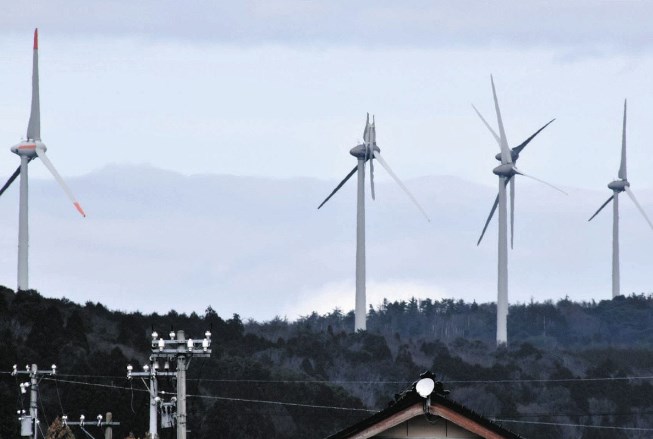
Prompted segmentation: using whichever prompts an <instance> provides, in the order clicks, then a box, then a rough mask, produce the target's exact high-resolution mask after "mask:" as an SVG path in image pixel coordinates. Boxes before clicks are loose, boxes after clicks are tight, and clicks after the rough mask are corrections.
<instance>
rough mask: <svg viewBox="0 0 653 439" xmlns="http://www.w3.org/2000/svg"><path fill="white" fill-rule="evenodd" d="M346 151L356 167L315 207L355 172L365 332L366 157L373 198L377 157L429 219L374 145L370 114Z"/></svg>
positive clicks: (358, 322)
mask: <svg viewBox="0 0 653 439" xmlns="http://www.w3.org/2000/svg"><path fill="white" fill-rule="evenodd" d="M349 153H350V154H351V155H353V156H354V157H356V159H357V164H356V166H355V167H354V169H352V170H351V171H350V172H349V174H347V176H346V177H345V178H344V179H343V180H342V181H341V182H340V183H339V184H338V186H336V188H335V189H334V190H333V191H332V192H331V193H330V194H329V196H328V197H326V199H325V200H324V201H323V202H322V204H320V205H319V206H318V209H319V208H321V207H322V206H324V204H325V203H326V202H327V201H329V199H330V198H331V197H332V196H333V195H334V194H335V193H336V192H338V191H339V190H340V188H341V187H342V186H343V185H344V184H345V183H346V182H347V180H349V179H350V178H351V177H352V175H354V174H355V173H356V172H358V191H357V194H358V195H357V203H356V306H355V311H354V315H355V317H354V330H355V331H364V330H366V328H367V322H366V317H367V309H366V306H367V299H366V289H365V280H366V276H365V162H367V161H368V160H369V162H370V190H371V194H372V199H373V200H374V199H375V197H376V194H375V192H374V159H376V160H378V162H379V163H380V164H381V166H383V167H384V168H385V170H386V171H387V172H388V174H390V176H391V177H392V178H393V179H394V180H395V182H397V184H398V185H399V187H401V189H403V191H404V192H406V194H407V195H408V197H409V198H410V199H411V201H412V202H413V203H415V205H416V206H417V208H418V209H419V210H420V212H422V214H423V215H424V216H425V217H426V219H427V221H430V219H429V217H428V215H427V214H426V212H425V211H424V209H423V208H422V206H420V204H419V203H418V202H417V200H416V199H415V197H414V196H413V195H412V194H411V193H410V191H409V190H408V188H407V187H406V186H405V185H404V184H403V183H402V182H401V180H399V177H397V176H396V174H395V173H394V172H393V171H392V169H390V166H388V164H387V163H386V161H385V160H384V159H383V157H381V149H380V148H379V147H378V146H377V144H376V123H375V120H374V116H372V123H371V124H370V115H369V113H368V115H367V120H366V122H365V130H364V131H363V143H361V144H360V145H356V146H354V147H353V148H352V149H351V151H349Z"/></svg>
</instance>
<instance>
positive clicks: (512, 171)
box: [474, 76, 565, 345]
mask: <svg viewBox="0 0 653 439" xmlns="http://www.w3.org/2000/svg"><path fill="white" fill-rule="evenodd" d="M490 82H491V84H492V96H493V97H494V109H495V111H496V113H497V123H498V125H499V134H497V133H496V132H495V131H494V130H493V129H492V128H491V127H490V125H489V124H488V123H487V121H486V120H485V119H484V118H483V116H481V114H480V113H479V112H478V110H476V108H474V110H476V113H477V114H478V115H479V117H480V118H481V119H482V120H483V123H484V124H485V126H486V127H487V128H488V129H489V130H490V132H491V133H492V135H493V136H494V138H495V140H496V141H497V143H498V144H499V148H500V150H501V152H500V157H497V158H498V159H499V160H500V161H501V164H500V165H499V166H497V167H496V168H494V169H493V170H492V172H493V173H494V174H496V175H497V176H498V177H499V195H498V197H497V201H495V203H494V205H493V206H492V210H491V211H490V215H489V216H488V219H487V221H486V222H485V227H484V228H483V233H481V237H480V238H479V240H478V242H479V243H480V242H481V239H483V234H484V233H485V230H486V229H487V226H488V224H489V222H490V220H491V219H492V216H493V215H494V211H495V210H496V208H497V205H498V208H499V240H498V246H499V252H498V253H499V258H498V259H499V261H498V281H497V345H504V344H506V343H508V221H507V220H508V219H507V216H508V213H507V196H506V186H507V185H508V183H511V182H512V185H511V200H512V202H511V209H510V211H511V230H512V229H513V227H512V224H513V218H514V180H515V176H516V175H523V176H524V177H529V178H532V179H533V180H536V181H539V182H540V183H544V184H546V185H547V186H550V187H552V188H554V189H555V190H558V191H560V192H562V193H565V192H564V191H562V190H561V189H558V188H557V187H555V186H553V185H551V184H549V183H547V182H545V181H542V180H540V179H538V178H535V177H533V176H531V175H526V174H524V173H523V172H522V171H521V170H519V169H517V167H516V166H515V161H516V160H517V158H518V157H519V153H520V152H521V150H522V149H523V148H524V147H525V146H526V145H527V144H528V143H529V142H530V141H531V140H532V139H533V138H534V137H535V136H536V135H537V134H539V132H540V131H542V130H543V129H544V128H546V127H547V126H548V125H549V124H550V123H551V122H553V120H551V121H550V122H549V123H547V124H546V125H544V126H543V127H542V128H540V129H539V130H538V131H536V132H535V133H534V134H533V135H532V136H530V137H529V138H528V139H526V140H525V141H524V142H523V143H522V144H520V145H519V146H517V147H515V148H512V149H511V148H510V147H509V146H508V140H507V138H506V132H505V129H504V127H503V119H502V118H501V110H500V109H499V100H498V99H497V92H496V89H495V87H494V78H493V77H492V76H490ZM511 241H512V240H511Z"/></svg>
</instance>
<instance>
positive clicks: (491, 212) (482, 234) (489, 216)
mask: <svg viewBox="0 0 653 439" xmlns="http://www.w3.org/2000/svg"><path fill="white" fill-rule="evenodd" d="M498 205H499V195H498V194H497V198H496V199H495V200H494V204H493V205H492V209H491V210H490V215H488V217H487V219H486V220H485V225H484V226H483V231H482V232H481V236H480V238H478V241H477V242H476V245H479V244H480V243H481V240H483V236H485V231H486V230H487V226H489V225H490V221H491V220H492V216H493V215H494V212H495V211H496V210H497V206H498Z"/></svg>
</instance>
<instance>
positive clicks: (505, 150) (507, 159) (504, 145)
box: [490, 76, 512, 165]
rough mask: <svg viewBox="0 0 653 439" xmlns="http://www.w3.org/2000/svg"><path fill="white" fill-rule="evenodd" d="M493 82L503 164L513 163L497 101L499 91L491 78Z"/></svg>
mask: <svg viewBox="0 0 653 439" xmlns="http://www.w3.org/2000/svg"><path fill="white" fill-rule="evenodd" d="M490 81H491V82H492V95H493V96H494V109H495V111H496V112H497V123H498V124H499V138H500V144H499V146H500V147H501V164H504V165H505V164H506V163H512V156H511V155H510V147H509V146H508V139H507V138H506V130H505V129H504V128H503V119H502V118H501V110H500V109H499V99H497V90H496V88H495V87H494V78H493V77H492V76H490Z"/></svg>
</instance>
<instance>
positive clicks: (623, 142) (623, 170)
mask: <svg viewBox="0 0 653 439" xmlns="http://www.w3.org/2000/svg"><path fill="white" fill-rule="evenodd" d="M627 109H628V103H627V101H626V100H625V99H624V127H623V131H622V132H621V166H619V178H621V179H622V180H627V179H628V177H627V175H626V174H627V172H626V110H627Z"/></svg>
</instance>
